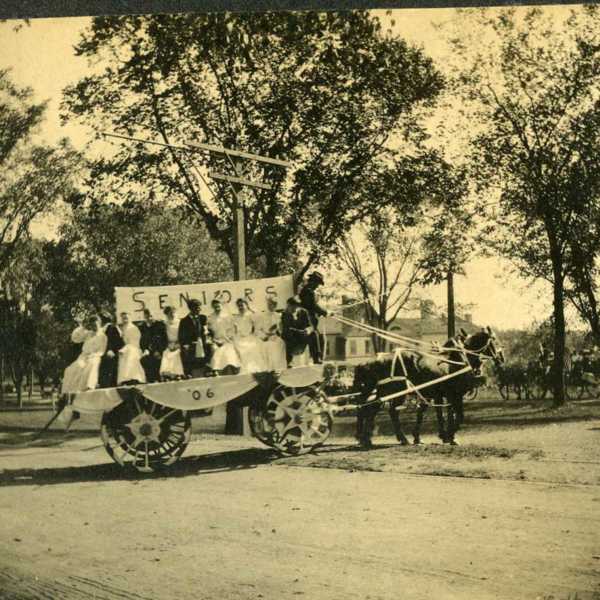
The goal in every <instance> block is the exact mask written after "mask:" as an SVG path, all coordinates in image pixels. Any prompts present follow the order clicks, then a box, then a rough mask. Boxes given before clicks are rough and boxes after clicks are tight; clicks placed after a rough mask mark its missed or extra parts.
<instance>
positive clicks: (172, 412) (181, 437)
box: [100, 391, 191, 473]
mask: <svg viewBox="0 0 600 600" xmlns="http://www.w3.org/2000/svg"><path fill="white" fill-rule="evenodd" d="M132 392H133V391H132ZM100 435H101V437H102V442H103V443H104V448H105V449H106V451H107V452H108V454H109V456H110V457H111V458H112V459H113V460H114V461H115V462H116V463H117V464H119V465H121V466H127V465H131V466H133V467H135V468H136V469H137V470H138V471H141V472H143V473H151V472H153V471H156V470H158V469H160V468H163V467H168V466H170V465H172V464H173V463H175V462H176V461H177V460H179V457H180V456H181V455H182V454H183V452H184V451H185V449H186V448H187V445H188V443H189V441H190V437H191V420H190V417H189V415H188V414H187V412H185V411H181V410H178V409H172V408H169V407H167V406H162V405H160V404H156V403H155V402H152V401H151V400H149V399H148V398H145V397H144V396H142V395H141V394H140V393H139V392H133V394H132V396H131V397H130V398H128V399H127V400H125V401H124V402H122V403H121V404H119V406H117V407H115V408H114V409H113V410H111V411H110V412H107V413H105V414H104V415H103V417H102V424H101V427H100Z"/></svg>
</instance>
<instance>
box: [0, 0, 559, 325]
mask: <svg viewBox="0 0 600 600" xmlns="http://www.w3.org/2000/svg"><path fill="white" fill-rule="evenodd" d="M547 10H548V11H551V12H552V13H553V14H556V15H557V16H558V17H562V16H563V15H564V14H565V13H566V11H567V10H569V7H565V6H553V7H547ZM377 12H378V14H379V15H380V16H382V17H383V16H384V11H377ZM454 12H455V11H454V9H407V10H395V11H393V16H392V18H393V19H394V20H395V22H396V24H395V26H394V30H395V31H397V32H398V33H400V34H401V35H402V36H403V37H405V38H406V39H408V40H409V41H411V42H413V43H416V44H418V45H421V46H422V47H423V48H424V50H425V51H426V53H427V54H429V55H430V56H431V57H432V58H433V59H434V60H435V61H436V62H440V63H441V64H443V61H444V56H445V54H446V52H447V49H446V46H445V43H444V40H443V38H442V37H441V35H440V34H439V32H438V31H437V30H436V29H435V28H434V26H433V23H441V22H444V21H447V20H449V19H451V18H452V16H453V15H454ZM88 22H89V19H87V18H60V19H38V20H33V21H31V26H30V27H26V26H25V27H23V28H22V29H21V30H20V31H18V32H14V31H13V30H12V27H11V24H10V23H6V24H3V25H0V68H6V67H10V68H11V69H12V73H11V77H12V79H13V80H14V81H15V82H16V83H17V84H19V85H27V86H31V87H32V88H33V89H34V92H35V97H36V99H37V100H46V99H47V100H48V101H49V106H48V113H47V119H46V122H45V124H44V126H43V129H42V131H41V132H40V137H42V138H44V139H46V140H47V141H49V142H53V141H56V140H57V139H59V138H60V137H64V136H68V137H70V138H71V140H72V142H73V143H74V144H75V145H76V146H78V147H82V146H83V145H84V144H85V143H86V142H87V141H88V139H89V134H88V132H87V131H86V130H85V129H84V128H82V127H80V126H79V125H75V124H67V125H66V126H64V127H62V126H61V124H60V119H59V105H60V100H61V92H62V90H63V88H64V87H65V86H66V85H68V84H69V83H73V82H76V81H77V80H78V79H79V78H80V77H82V76H84V75H85V74H86V68H87V64H86V60H85V59H81V58H78V57H76V56H75V55H74V53H73V45H74V44H75V43H76V42H77V40H78V36H79V32H80V31H81V30H82V29H83V28H84V27H85V26H86V24H87V23H88ZM107 151H109V149H108V148H107ZM48 225H50V226H51V224H50V223H48ZM507 267H508V265H507V264H506V263H504V262H503V261H499V260H497V259H483V258H474V259H473V260H471V261H470V262H469V263H468V264H467V266H466V276H464V277H463V276H457V277H455V295H456V301H457V302H459V303H463V304H467V303H473V304H475V305H476V306H475V307H474V308H473V310H472V312H473V316H474V320H475V321H476V322H477V323H479V324H482V325H487V324H489V325H491V326H493V327H497V328H510V327H522V326H526V325H528V324H529V323H530V322H532V321H533V320H534V319H535V320H540V319H542V318H544V317H546V316H547V315H548V314H549V313H550V310H551V289H550V288H549V286H547V285H544V284H536V285H535V286H528V285H527V284H526V283H525V282H523V281H522V280H520V279H518V278H516V277H514V276H508V275H507V274H506V271H507ZM426 294H427V295H429V296H430V297H431V298H432V299H433V300H434V301H435V302H436V304H438V305H440V306H443V305H445V302H446V291H445V287H444V286H440V287H439V288H437V289H436V288H430V289H428V290H427V291H426Z"/></svg>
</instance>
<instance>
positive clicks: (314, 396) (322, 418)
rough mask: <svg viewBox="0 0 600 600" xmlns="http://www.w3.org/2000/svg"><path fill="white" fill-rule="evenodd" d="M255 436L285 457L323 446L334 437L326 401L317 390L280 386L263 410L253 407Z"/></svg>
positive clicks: (251, 416)
mask: <svg viewBox="0 0 600 600" xmlns="http://www.w3.org/2000/svg"><path fill="white" fill-rule="evenodd" d="M250 423H251V428H252V430H253V433H254V435H255V436H256V437H257V438H258V439H259V440H261V441H262V442H263V443H265V444H267V445H268V446H271V447H273V448H275V449H276V450H277V451H279V452H281V453H282V454H287V455H297V454H304V453H306V452H310V451H311V450H313V449H315V448H317V447H318V446H321V445H322V444H323V443H325V441H326V440H327V438H328V437H329V435H330V433H331V428H332V425H333V420H332V418H331V413H330V411H329V405H328V403H327V397H326V396H325V394H323V393H322V392H321V391H319V390H317V389H316V388H314V387H308V388H288V387H285V386H279V387H278V388H276V389H275V390H274V391H273V392H272V393H271V395H270V396H269V398H268V400H267V402H266V405H265V406H264V407H263V408H262V410H261V409H259V408H257V407H252V408H251V410H250Z"/></svg>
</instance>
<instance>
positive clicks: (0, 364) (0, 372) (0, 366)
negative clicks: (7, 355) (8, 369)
mask: <svg viewBox="0 0 600 600" xmlns="http://www.w3.org/2000/svg"><path fill="white" fill-rule="evenodd" d="M0 404H1V405H4V354H2V355H0Z"/></svg>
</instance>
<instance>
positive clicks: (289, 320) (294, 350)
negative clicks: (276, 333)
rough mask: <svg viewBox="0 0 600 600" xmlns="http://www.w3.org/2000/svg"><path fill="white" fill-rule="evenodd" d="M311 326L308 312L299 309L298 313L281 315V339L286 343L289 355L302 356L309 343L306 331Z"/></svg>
mask: <svg viewBox="0 0 600 600" xmlns="http://www.w3.org/2000/svg"><path fill="white" fill-rule="evenodd" d="M310 326H311V323H310V318H309V316H308V312H307V311H306V310H304V309H303V308H299V309H298V310H297V311H296V313H295V314H294V313H290V312H288V311H287V310H286V311H284V312H283V314H282V315H281V329H282V332H281V337H282V338H283V340H284V341H285V345H286V349H287V350H288V354H291V355H294V354H302V352H304V349H305V348H306V345H307V343H308V337H309V335H308V333H307V331H306V329H308V328H309V327H310Z"/></svg>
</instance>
